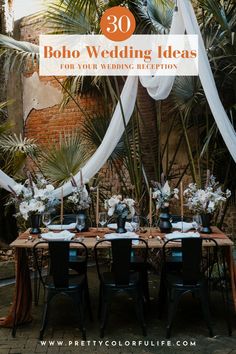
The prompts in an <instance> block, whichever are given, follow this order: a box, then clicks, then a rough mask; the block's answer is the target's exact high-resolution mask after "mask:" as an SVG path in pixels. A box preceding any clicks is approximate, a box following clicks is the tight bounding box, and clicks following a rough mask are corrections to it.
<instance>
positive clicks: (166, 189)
mask: <svg viewBox="0 0 236 354" xmlns="http://www.w3.org/2000/svg"><path fill="white" fill-rule="evenodd" d="M162 193H163V194H167V195H168V194H170V186H169V183H168V181H166V183H165V184H164V186H163V187H162Z"/></svg>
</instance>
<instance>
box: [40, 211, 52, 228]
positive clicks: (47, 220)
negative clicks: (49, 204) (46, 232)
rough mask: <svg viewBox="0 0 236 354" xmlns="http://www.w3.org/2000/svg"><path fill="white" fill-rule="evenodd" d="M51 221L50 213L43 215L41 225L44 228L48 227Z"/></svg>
mask: <svg viewBox="0 0 236 354" xmlns="http://www.w3.org/2000/svg"><path fill="white" fill-rule="evenodd" d="M51 221H52V218H51V213H49V212H45V213H43V216H42V223H43V224H44V225H45V227H46V228H47V227H48V225H49V224H51Z"/></svg>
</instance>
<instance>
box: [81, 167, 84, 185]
mask: <svg viewBox="0 0 236 354" xmlns="http://www.w3.org/2000/svg"><path fill="white" fill-rule="evenodd" d="M80 185H81V186H83V185H84V182H83V174H82V170H80Z"/></svg>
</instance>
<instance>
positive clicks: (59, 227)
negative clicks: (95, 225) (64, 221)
mask: <svg viewBox="0 0 236 354" xmlns="http://www.w3.org/2000/svg"><path fill="white" fill-rule="evenodd" d="M75 226H76V224H75V223H71V224H68V225H60V224H59V225H48V229H49V230H52V231H60V230H73V229H75Z"/></svg>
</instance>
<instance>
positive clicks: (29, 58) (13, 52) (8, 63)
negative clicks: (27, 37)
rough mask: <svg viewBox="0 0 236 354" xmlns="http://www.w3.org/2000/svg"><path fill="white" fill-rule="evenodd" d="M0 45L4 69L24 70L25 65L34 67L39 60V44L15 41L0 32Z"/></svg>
mask: <svg viewBox="0 0 236 354" xmlns="http://www.w3.org/2000/svg"><path fill="white" fill-rule="evenodd" d="M0 47H1V48H3V49H4V51H3V52H2V53H1V56H4V70H6V71H10V70H13V69H17V70H25V68H26V67H27V66H29V67H30V68H35V67H37V65H38V62H39V46H37V45H36V44H33V43H29V42H24V41H17V40H15V39H14V38H11V37H8V36H5V35H3V34H0Z"/></svg>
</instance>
